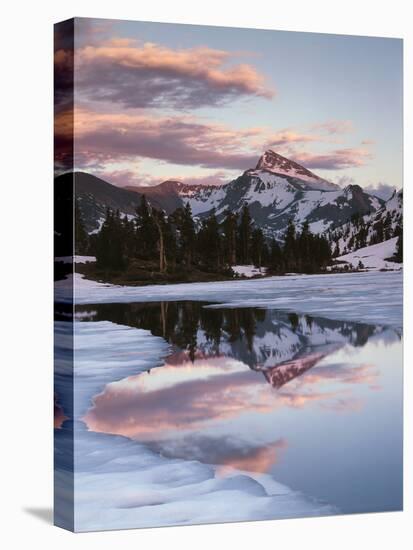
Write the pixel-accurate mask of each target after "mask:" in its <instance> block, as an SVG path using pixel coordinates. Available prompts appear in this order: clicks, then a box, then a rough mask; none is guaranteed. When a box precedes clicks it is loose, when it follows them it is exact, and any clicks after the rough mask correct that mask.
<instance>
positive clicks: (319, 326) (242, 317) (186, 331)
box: [76, 301, 381, 368]
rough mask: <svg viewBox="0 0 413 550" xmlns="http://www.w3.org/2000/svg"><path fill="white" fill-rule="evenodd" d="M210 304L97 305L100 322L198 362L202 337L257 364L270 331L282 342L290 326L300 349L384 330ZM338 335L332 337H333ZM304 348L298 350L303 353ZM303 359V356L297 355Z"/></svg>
mask: <svg viewBox="0 0 413 550" xmlns="http://www.w3.org/2000/svg"><path fill="white" fill-rule="evenodd" d="M210 305H211V304H209V303H207V302H196V301H181V302H176V301H171V302H152V303H151V302H148V303H132V304H99V305H94V306H93V310H95V311H96V314H95V315H94V316H93V320H94V321H103V320H105V321H111V322H113V323H117V324H121V325H127V326H131V327H136V328H140V329H146V330H149V331H151V333H152V334H154V335H155V336H161V337H162V338H164V339H165V340H166V341H167V342H169V343H170V344H172V345H174V346H176V347H177V348H179V349H181V350H184V351H186V352H188V356H189V358H190V359H191V360H192V361H193V360H194V359H195V356H196V352H197V347H202V342H201V341H200V340H199V338H203V339H204V340H206V342H208V343H209V344H212V345H210V346H209V348H208V349H209V350H210V352H211V353H212V354H214V353H219V352H220V344H221V343H222V342H227V343H228V344H230V347H231V349H232V352H229V353H230V354H231V353H234V354H235V355H234V356H236V357H238V358H241V360H242V361H243V362H245V363H246V364H248V365H249V366H250V367H252V368H254V366H255V365H256V364H257V359H258V357H257V353H259V352H256V351H255V350H254V338H256V337H257V338H262V337H264V336H265V335H266V334H268V332H270V333H272V334H273V335H274V350H275V349H276V346H277V344H276V342H277V341H278V342H279V341H281V340H283V339H284V338H286V336H285V333H283V330H285V328H286V327H288V328H289V329H290V330H291V331H292V332H294V333H295V334H296V335H297V336H298V338H299V341H300V342H301V345H300V348H302V349H303V350H304V349H307V352H308V349H309V347H311V346H312V338H313V336H316V335H317V334H324V335H325V338H326V341H335V339H336V337H335V336H334V333H337V334H340V335H341V336H343V337H344V338H345V340H347V341H348V342H349V343H350V344H352V345H353V346H363V345H364V344H365V343H366V342H367V341H368V339H369V338H370V337H371V336H372V335H374V334H376V333H377V332H378V331H379V332H380V330H381V328H380V327H376V326H374V325H367V324H363V323H351V322H348V321H334V320H331V319H323V318H318V317H312V316H310V315H298V314H297V313H294V312H290V313H287V312H280V311H274V310H266V309H259V308H221V307H218V308H215V307H208V306H210ZM90 308H91V306H90V305H88V306H77V308H76V310H77V311H83V310H84V311H87V310H90ZM331 339H332V340H331ZM274 350H271V348H268V350H266V349H264V348H263V349H261V350H260V351H261V353H262V354H265V353H266V354H267V355H268V354H271V353H272V351H274ZM300 353H301V352H300V351H299V349H297V354H300ZM296 358H297V355H296Z"/></svg>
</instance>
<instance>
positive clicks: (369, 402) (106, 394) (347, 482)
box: [77, 301, 402, 513]
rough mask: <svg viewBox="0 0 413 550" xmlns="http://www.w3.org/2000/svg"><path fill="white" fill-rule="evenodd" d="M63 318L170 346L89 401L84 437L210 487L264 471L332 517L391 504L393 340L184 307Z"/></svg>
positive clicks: (311, 323) (397, 358)
mask: <svg viewBox="0 0 413 550" xmlns="http://www.w3.org/2000/svg"><path fill="white" fill-rule="evenodd" d="M77 317H78V320H80V321H82V320H85V321H102V320H108V321H111V322H114V323H118V324H121V325H127V326H132V327H136V328H141V329H147V330H150V331H151V332H152V334H154V335H156V336H161V337H162V338H164V339H165V340H166V341H167V342H168V343H169V344H170V346H171V351H170V354H169V356H168V357H167V358H166V361H165V364H164V365H163V366H162V367H159V368H155V369H150V370H148V371H147V372H144V373H140V374H137V375H135V376H131V377H129V378H125V379H123V380H120V381H117V382H113V383H110V384H108V385H107V386H106V387H105V389H104V391H103V392H102V393H101V394H99V395H98V396H95V399H94V406H93V407H91V408H90V409H89V411H88V412H87V414H86V416H85V421H86V423H87V425H88V427H89V429H90V430H93V431H97V432H103V433H110V434H121V435H124V436H127V437H129V438H131V439H135V440H137V441H140V442H144V443H145V444H146V445H148V446H149V447H150V448H151V449H153V450H156V451H158V452H160V453H162V454H163V455H165V456H168V457H179V458H185V459H196V460H199V461H200V462H203V463H206V464H213V465H215V466H216V468H217V474H218V475H220V476H225V475H226V474H227V473H228V472H229V471H233V470H234V469H237V470H244V471H247V472H248V471H249V472H260V473H269V474H272V475H273V476H274V478H275V479H276V480H277V481H280V482H282V483H285V484H286V485H288V486H290V487H291V488H293V489H295V490H299V491H302V492H304V493H306V494H309V495H311V496H313V497H315V498H317V499H320V500H324V501H326V502H328V503H330V504H332V505H335V506H337V507H338V508H339V509H340V510H341V511H342V512H345V513H350V512H367V511H383V510H398V509H400V508H401V507H402V369H401V348H402V346H401V334H400V333H399V331H397V330H395V329H393V328H387V327H385V326H379V325H371V324H366V323H353V322H349V321H333V320H329V319H324V318H321V317H311V316H309V315H300V314H297V313H291V312H290V313H287V312H283V311H277V310H272V309H260V308H252V307H251V308H245V307H244V308H241V307H231V308H226V307H222V306H219V305H217V304H211V303H202V302H194V301H182V302H178V301H177V302H173V301H172V302H152V303H150V304H149V303H145V304H142V303H132V304H126V303H125V304H98V305H89V306H79V307H78V308H77ZM119 353H120V354H121V353H122V350H119Z"/></svg>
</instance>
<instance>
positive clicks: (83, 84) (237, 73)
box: [76, 39, 274, 109]
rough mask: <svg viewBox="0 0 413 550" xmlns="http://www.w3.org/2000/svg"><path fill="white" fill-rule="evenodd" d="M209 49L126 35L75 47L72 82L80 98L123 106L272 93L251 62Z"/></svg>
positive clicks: (192, 104) (199, 103)
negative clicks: (177, 47) (121, 37)
mask: <svg viewBox="0 0 413 550" xmlns="http://www.w3.org/2000/svg"><path fill="white" fill-rule="evenodd" d="M235 58H236V55H234V54H233V53H230V52H227V51H224V50H217V49H212V48H208V47H198V48H187V49H171V48H168V47H165V46H161V45H159V44H153V43H148V42H146V43H141V42H138V41H135V40H130V39H112V40H110V41H107V42H104V43H100V44H99V45H87V46H84V47H83V48H80V49H79V50H78V51H77V57H76V84H77V89H78V91H79V93H80V94H81V95H82V97H86V98H89V99H90V100H92V101H97V100H100V101H102V100H103V101H109V102H114V103H117V104H120V105H123V106H125V107H131V108H142V107H172V108H180V109H192V108H197V107H203V106H211V105H212V106H214V105H217V106H218V105H222V104H224V103H227V102H231V101H234V100H235V99H238V98H240V97H262V98H266V99H270V98H272V97H273V95H274V91H273V90H271V89H270V88H269V87H268V86H267V85H266V82H265V80H264V77H263V76H262V75H261V74H260V73H259V72H258V71H257V70H256V69H255V68H254V67H253V66H251V65H249V64H246V63H239V64H233V61H234V59H235Z"/></svg>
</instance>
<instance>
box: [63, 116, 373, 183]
mask: <svg viewBox="0 0 413 550" xmlns="http://www.w3.org/2000/svg"><path fill="white" fill-rule="evenodd" d="M73 121H74V131H75V142H76V147H75V149H76V159H75V164H76V167H77V169H82V170H89V171H106V172H108V171H109V172H110V171H113V170H108V165H110V164H112V165H113V164H114V165H116V164H117V165H118V166H116V167H115V168H116V170H115V172H114V173H113V179H115V178H116V179H117V180H119V184H120V185H125V184H127V185H129V184H131V185H136V184H142V183H141V182H139V181H138V180H137V179H136V176H135V175H134V174H135V173H136V170H131V169H130V168H129V166H128V164H129V163H132V162H133V163H134V164H135V165H136V162H137V161H139V160H140V159H143V158H146V159H152V160H155V161H159V162H163V163H168V164H171V165H174V166H175V167H174V168H173V169H171V173H170V174H168V176H166V177H164V178H163V179H170V178H174V179H180V178H179V174H177V173H176V165H182V166H197V167H199V168H202V169H208V170H216V171H219V172H221V174H220V175H219V177H217V181H216V182H217V183H221V182H222V181H224V180H225V181H227V178H228V175H230V171H233V172H235V171H237V172H239V171H244V170H247V169H249V168H253V167H254V166H255V165H256V163H257V160H258V158H259V156H260V155H261V154H262V152H263V151H264V150H266V149H267V148H268V147H269V144H270V143H272V144H274V143H275V142H276V144H277V146H276V147H274V145H273V146H272V147H273V148H276V150H277V151H278V152H280V153H281V154H283V155H286V156H287V157H289V158H292V159H293V160H295V161H297V162H299V163H301V164H303V165H304V166H305V167H307V168H318V169H325V170H341V169H346V168H351V167H352V168H354V167H358V166H363V165H364V164H365V163H366V161H367V160H368V159H369V158H370V157H371V154H370V152H369V151H368V150H366V149H364V148H346V149H337V150H333V151H331V152H326V153H316V154H315V153H312V152H309V151H306V150H303V149H302V147H298V146H297V144H300V143H301V144H305V143H307V142H311V141H317V139H318V138H317V137H316V136H311V135H307V134H305V133H304V134H302V133H300V132H296V131H295V130H293V129H288V130H281V131H279V132H276V133H274V131H272V130H270V129H269V128H266V127H253V128H244V129H233V128H230V127H228V126H226V125H224V124H221V123H216V122H209V121H207V120H205V119H199V118H196V117H194V116H190V115H182V116H180V117H177V116H165V115H163V116H160V115H158V116H155V115H154V113H153V111H137V112H132V111H128V112H120V113H106V112H97V111H91V110H87V109H85V108H78V109H76V110H75V112H74V115H73V114H72V113H71V112H70V111H68V112H61V113H59V114H58V115H57V117H56V140H57V142H58V143H59V148H58V151H59V154H60V155H62V156H64V154H65V151H69V152H70V148H71V143H72V141H71V140H72V138H71V131H72V123H73ZM65 145H66V147H65ZM120 164H123V166H121V167H120V168H121V171H119V165H120ZM173 172H175V173H173ZM232 176H233V174H231V178H230V179H232ZM205 177H206V179H205V178H204V176H203V174H200V175H199V178H200V183H202V181H201V180H202V179H204V181H205V183H215V181H214V179H215V177H214V176H212V175H210V174H206V176H205ZM140 178H141V179H142V178H144V179H146V180H147V183H145V185H152V182H153V179H154V178H153V175H152V174H151V175H150V176H149V175H148V176H144V175H142V176H140ZM187 179H188V178H187ZM195 179H197V178H196V176H195V178H194V177H192V180H193V181H192V183H196V181H195ZM129 180H134V181H129ZM188 182H189V183H191V181H188Z"/></svg>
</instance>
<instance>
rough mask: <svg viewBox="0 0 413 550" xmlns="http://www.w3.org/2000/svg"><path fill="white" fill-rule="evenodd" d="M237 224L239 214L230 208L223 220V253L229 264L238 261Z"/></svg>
mask: <svg viewBox="0 0 413 550" xmlns="http://www.w3.org/2000/svg"><path fill="white" fill-rule="evenodd" d="M237 224H238V216H237V214H233V213H232V212H231V211H230V210H227V211H226V212H225V218H224V221H223V222H222V229H223V233H224V236H223V237H224V238H223V249H224V250H223V253H224V256H225V262H226V263H227V264H228V265H235V264H236V263H237Z"/></svg>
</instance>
